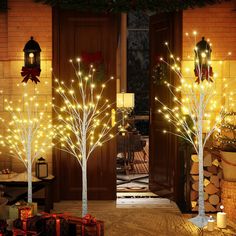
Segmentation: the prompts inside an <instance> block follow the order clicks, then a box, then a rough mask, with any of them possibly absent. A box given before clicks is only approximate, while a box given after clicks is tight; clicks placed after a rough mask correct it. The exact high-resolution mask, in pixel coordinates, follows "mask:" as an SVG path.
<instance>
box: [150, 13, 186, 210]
mask: <svg viewBox="0 0 236 236" xmlns="http://www.w3.org/2000/svg"><path fill="white" fill-rule="evenodd" d="M155 27H157V28H155ZM156 37H159V38H156ZM156 39H158V40H156ZM165 40H167V41H169V46H170V49H171V50H172V53H173V54H174V55H178V56H179V57H180V58H181V56H182V12H173V13H163V14H159V15H155V16H153V17H152V19H151V21H150V50H151V51H150V62H151V63H150V78H152V68H153V66H154V65H155V63H156V62H157V61H156V60H157V58H156V56H159V57H160V56H164V57H166V56H167V58H168V56H169V55H168V54H167V49H165V46H164V42H165ZM162 41H163V42H162ZM157 44H158V45H157ZM168 70H169V69H167V71H168ZM167 77H168V78H169V79H170V81H171V83H174V84H176V83H177V81H178V79H177V78H176V77H175V75H174V74H173V73H169V74H168V73H167ZM160 83H161V82H160ZM150 86H151V87H150V137H152V138H151V139H150V162H149V164H150V179H149V187H150V189H151V190H152V191H153V192H156V193H157V194H159V195H160V196H163V197H168V198H171V199H172V200H174V201H175V202H177V203H178V205H179V206H180V205H182V202H183V199H184V181H183V179H184V178H183V173H182V172H183V168H182V167H183V162H182V161H181V158H182V157H180V156H179V155H178V153H179V152H178V143H177V142H178V140H177V138H176V137H175V136H172V135H169V134H167V135H166V136H162V135H163V134H162V131H161V130H162V129H164V128H165V129H166V128H167V129H168V127H167V126H168V124H167V123H165V122H164V121H163V120H162V117H160V115H158V114H157V111H156V110H157V109H158V108H157V107H158V106H157V104H156V102H155V100H154V97H155V96H158V97H159V99H161V100H162V101H165V103H167V105H169V106H171V103H172V102H171V100H172V99H171V98H170V97H169V94H167V93H168V91H167V90H166V88H164V87H165V86H164V85H162V84H159V85H154V84H153V81H152V79H151V80H150ZM154 86H157V87H156V88H154ZM164 90H165V92H163V91H164ZM157 93H158V94H157ZM168 103H170V104H168ZM169 128H170V127H169ZM164 140H165V141H164ZM158 145H159V148H158ZM163 146H164V147H163ZM160 149H161V151H160ZM157 153H158V155H159V157H158V156H157ZM160 155H161V156H162V157H161V158H160ZM162 165H163V168H162ZM157 173H158V174H157ZM162 194H163V195H162Z"/></svg>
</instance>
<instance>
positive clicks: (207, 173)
mask: <svg viewBox="0 0 236 236" xmlns="http://www.w3.org/2000/svg"><path fill="white" fill-rule="evenodd" d="M211 175H212V173H211V172H209V171H207V170H204V176H205V177H211Z"/></svg>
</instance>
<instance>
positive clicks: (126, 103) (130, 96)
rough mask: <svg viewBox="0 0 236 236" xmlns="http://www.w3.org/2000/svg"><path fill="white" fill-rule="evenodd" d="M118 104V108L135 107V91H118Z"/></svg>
mask: <svg viewBox="0 0 236 236" xmlns="http://www.w3.org/2000/svg"><path fill="white" fill-rule="evenodd" d="M116 106H117V108H133V107H134V93H117V94H116Z"/></svg>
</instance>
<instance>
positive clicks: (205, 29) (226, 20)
mask: <svg viewBox="0 0 236 236" xmlns="http://www.w3.org/2000/svg"><path fill="white" fill-rule="evenodd" d="M235 9H236V3H235V1H230V2H226V3H222V4H216V5H212V6H208V7H205V8H196V9H191V10H187V11H184V13H183V34H185V33H186V32H189V33H192V31H193V30H196V31H197V32H198V40H200V39H201V37H202V36H205V37H206V38H209V39H210V40H211V43H212V44H213V53H212V59H213V60H222V59H223V58H225V55H226V53H227V52H228V51H231V52H232V57H231V60H235V59H236V11H235ZM193 46H194V45H193V44H192V42H191V41H189V40H188V39H187V38H186V37H184V38H183V58H184V59H187V56H188V55H189V54H190V55H191V54H192V50H193Z"/></svg>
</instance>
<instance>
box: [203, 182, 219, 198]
mask: <svg viewBox="0 0 236 236" xmlns="http://www.w3.org/2000/svg"><path fill="white" fill-rule="evenodd" d="M205 191H206V192H207V193H208V194H210V195H211V194H215V193H217V192H218V191H219V188H217V187H216V186H215V185H214V184H212V183H210V184H208V185H207V186H206V187H205Z"/></svg>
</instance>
